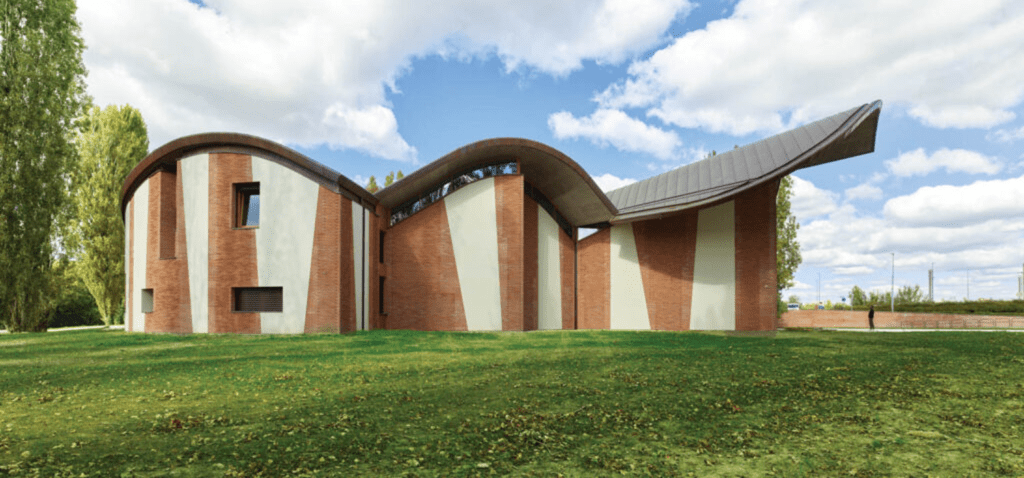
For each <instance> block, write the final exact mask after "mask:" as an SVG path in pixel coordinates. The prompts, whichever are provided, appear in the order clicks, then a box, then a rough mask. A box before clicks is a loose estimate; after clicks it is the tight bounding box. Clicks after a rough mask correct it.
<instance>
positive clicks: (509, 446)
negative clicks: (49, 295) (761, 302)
mask: <svg viewBox="0 0 1024 478" xmlns="http://www.w3.org/2000/svg"><path fill="white" fill-rule="evenodd" d="M83 473H84V474H85V475H86V476H352V475H367V476H375V475H385V476H403V475H408V476H438V475H441V476H453V475H454V476H465V475H470V476H474V475H506V474H512V475H525V476H552V475H555V474H556V473H561V474H563V475H566V476H595V475H597V476H604V475H617V474H620V473H625V474H630V475H656V476H690V475H693V476H769V475H778V476H838V475H842V476H926V475H932V476H965V475H974V476H999V475H1007V476H1020V475H1022V474H1024V335H1022V334H1013V333H970V332H964V333H960V332H941V333H900V334H889V333H874V334H868V333H840V332H831V333H829V332H799V331H787V332H781V333H779V334H778V335H777V336H776V337H774V338H768V337H737V336H725V335H721V334H711V333H670V332H654V333H651V332H608V331H577V332H538V333H508V334H484V333H424V332H404V331H403V332H388V331H376V332H368V333H359V334H351V335H343V336H332V335H318V336H286V337H275V336H208V335H194V336H175V335H144V334H125V333H123V332H119V331H104V330H90V331H79V332H62V333H48V334H37V335H25V334H16V335H3V336H0V476H5V475H10V476H35V475H45V476H81V475H82V474H83Z"/></svg>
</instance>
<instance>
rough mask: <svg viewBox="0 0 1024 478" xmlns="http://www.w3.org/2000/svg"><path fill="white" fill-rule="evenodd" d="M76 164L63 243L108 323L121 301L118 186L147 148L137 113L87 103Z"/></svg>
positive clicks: (121, 227) (121, 236) (128, 108)
mask: <svg viewBox="0 0 1024 478" xmlns="http://www.w3.org/2000/svg"><path fill="white" fill-rule="evenodd" d="M75 146H76V147H77V149H78V164H77V165H76V167H74V168H72V169H71V177H72V181H71V188H72V189H71V190H72V194H71V208H70V211H69V212H70V218H69V221H68V224H67V229H66V231H67V232H66V234H65V238H64V239H65V243H64V244H65V247H66V248H67V253H68V255H69V256H70V257H71V258H72V260H73V262H72V264H74V266H73V270H74V274H75V275H76V276H77V277H78V278H79V279H81V281H82V284H84V285H85V288H86V289H88V290H89V294H91V295H92V297H93V299H94V300H95V301H96V307H97V309H99V312H100V318H102V319H103V323H104V324H105V325H110V324H111V322H112V317H113V315H114V313H115V312H116V311H117V310H118V308H119V307H120V306H121V304H122V302H123V301H124V280H125V276H124V267H125V265H124V222H122V218H121V186H122V184H124V180H125V178H126V177H127V176H128V173H129V172H130V171H131V170H132V168H133V167H135V165H136V164H138V163H139V161H142V158H144V157H146V152H147V151H148V150H149V136H148V134H147V132H146V123H145V122H144V121H143V120H142V114H140V113H139V111H138V110H136V109H135V108H132V107H131V106H129V105H124V106H122V107H117V106H113V105H111V106H107V107H106V108H105V109H103V110H101V109H100V108H98V107H93V108H92V109H90V110H89V112H88V113H86V115H85V116H84V117H83V118H82V121H81V123H80V125H79V133H78V136H77V138H76V140H75Z"/></svg>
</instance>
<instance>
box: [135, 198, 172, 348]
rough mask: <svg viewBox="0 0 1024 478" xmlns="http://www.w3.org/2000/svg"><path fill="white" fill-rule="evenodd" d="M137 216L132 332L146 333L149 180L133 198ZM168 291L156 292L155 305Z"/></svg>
mask: <svg viewBox="0 0 1024 478" xmlns="http://www.w3.org/2000/svg"><path fill="white" fill-rule="evenodd" d="M132 202H133V203H134V204H135V214H134V217H132V224H134V225H135V226H134V227H133V229H134V231H132V235H133V236H134V241H135V247H134V251H133V256H134V257H133V258H132V259H133V262H134V264H132V287H133V289H132V313H131V321H132V332H145V331H146V316H145V315H144V314H143V313H142V289H146V288H147V286H146V250H147V249H148V248H147V247H146V245H147V244H148V243H149V242H148V241H149V180H148V179H147V180H145V181H143V182H142V184H140V185H139V187H138V188H137V189H136V190H135V194H134V195H133V196H132ZM164 294H167V291H159V290H158V291H154V299H155V302H154V303H155V304H156V305H157V306H159V304H160V302H161V300H162V299H163V300H166V296H165V295H164Z"/></svg>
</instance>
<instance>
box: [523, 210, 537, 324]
mask: <svg viewBox="0 0 1024 478" xmlns="http://www.w3.org/2000/svg"><path fill="white" fill-rule="evenodd" d="M539 207H540V206H538V205H537V201H534V200H533V198H531V197H529V196H527V195H525V194H524V195H523V282H524V285H523V330H537V326H538V325H537V318H538V315H537V312H538V309H537V308H538V307H539V305H538V299H537V294H538V288H539V287H540V281H539V279H538V277H537V274H538V272H537V267H538V265H537V254H538V251H537V247H538V244H537V210H538V208H539Z"/></svg>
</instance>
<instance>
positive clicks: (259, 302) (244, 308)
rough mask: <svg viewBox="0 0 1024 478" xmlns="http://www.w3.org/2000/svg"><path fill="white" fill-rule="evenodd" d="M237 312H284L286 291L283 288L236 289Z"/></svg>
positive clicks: (235, 309)
mask: <svg viewBox="0 0 1024 478" xmlns="http://www.w3.org/2000/svg"><path fill="white" fill-rule="evenodd" d="M231 290H232V292H233V293H234V294H233V295H234V307H233V309H232V310H233V311H235V312H282V311H284V289H283V288H282V287H235V288H233V289H231Z"/></svg>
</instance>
